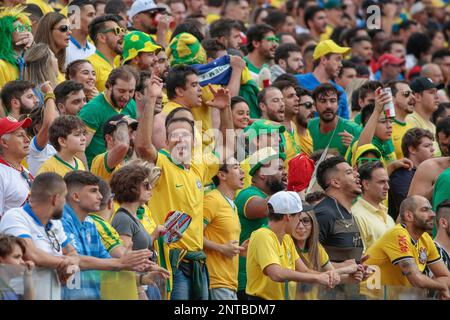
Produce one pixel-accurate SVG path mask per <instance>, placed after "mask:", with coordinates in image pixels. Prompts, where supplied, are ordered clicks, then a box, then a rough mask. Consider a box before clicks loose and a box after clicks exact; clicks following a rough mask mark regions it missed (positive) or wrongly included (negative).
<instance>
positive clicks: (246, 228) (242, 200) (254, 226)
mask: <svg viewBox="0 0 450 320" xmlns="http://www.w3.org/2000/svg"><path fill="white" fill-rule="evenodd" d="M253 197H260V198H263V199H265V198H267V195H266V194H265V193H264V192H262V191H261V190H260V189H258V188H257V187H255V186H250V187H248V188H246V189H244V190H242V191H241V192H239V194H238V195H237V197H236V199H234V203H235V204H236V207H237V210H238V215H239V221H240V222H241V235H240V237H239V244H241V243H242V242H244V241H245V240H247V239H250V235H251V234H252V232H253V231H255V230H258V229H259V228H261V226H262V225H264V224H268V222H269V220H268V218H259V219H247V218H246V217H245V214H244V210H245V205H246V204H247V202H248V200H250V198H253ZM246 268H247V266H246V259H245V258H244V257H239V273H238V290H245V286H246V284H247V271H246Z"/></svg>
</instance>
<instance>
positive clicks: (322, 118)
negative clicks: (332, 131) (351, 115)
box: [319, 110, 337, 123]
mask: <svg viewBox="0 0 450 320" xmlns="http://www.w3.org/2000/svg"><path fill="white" fill-rule="evenodd" d="M327 111H329V110H327ZM324 115H325V113H321V114H319V117H320V120H322V121H323V122H325V123H329V122H333V120H334V118H336V116H337V113H336V112H334V111H332V117H331V115H330V113H328V112H327V113H326V115H327V117H324Z"/></svg>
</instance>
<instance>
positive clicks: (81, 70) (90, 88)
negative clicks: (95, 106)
mask: <svg viewBox="0 0 450 320" xmlns="http://www.w3.org/2000/svg"><path fill="white" fill-rule="evenodd" d="M66 79H67V80H73V81H76V82H79V83H81V84H82V85H83V91H84V94H85V96H86V100H87V101H89V100H92V99H93V98H95V97H96V96H97V95H98V90H97V88H96V87H95V81H96V80H97V75H96V73H95V70H94V67H93V66H92V63H91V62H90V61H88V60H75V61H72V62H71V63H69V64H68V65H67V69H66Z"/></svg>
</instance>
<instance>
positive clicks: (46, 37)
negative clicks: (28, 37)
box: [34, 12, 67, 73]
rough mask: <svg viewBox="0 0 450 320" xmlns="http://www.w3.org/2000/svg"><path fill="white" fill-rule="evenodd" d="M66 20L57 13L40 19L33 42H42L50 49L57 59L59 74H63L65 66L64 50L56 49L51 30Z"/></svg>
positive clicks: (48, 14) (51, 13)
mask: <svg viewBox="0 0 450 320" xmlns="http://www.w3.org/2000/svg"><path fill="white" fill-rule="evenodd" d="M64 19H67V17H65V16H64V15H63V14H61V13H58V12H50V13H47V14H46V15H45V16H43V17H42V18H41V20H40V21H39V24H38V27H37V30H36V36H35V39H34V40H35V41H36V43H39V42H42V43H46V44H48V46H49V47H50V49H51V50H52V51H53V53H54V54H55V56H56V58H57V59H58V69H59V71H60V72H61V73H64V72H65V71H66V70H65V66H66V48H64V49H61V50H58V48H56V44H55V40H54V39H53V32H52V31H53V29H54V28H55V26H56V25H57V24H58V23H59V22H60V21H61V20H64Z"/></svg>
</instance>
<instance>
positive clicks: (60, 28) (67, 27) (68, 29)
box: [53, 24, 70, 33]
mask: <svg viewBox="0 0 450 320" xmlns="http://www.w3.org/2000/svg"><path fill="white" fill-rule="evenodd" d="M53 30H58V31H59V32H62V33H65V32H68V31H70V26H69V25H67V24H65V25H63V26H59V27H58V28H55V29H53Z"/></svg>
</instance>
